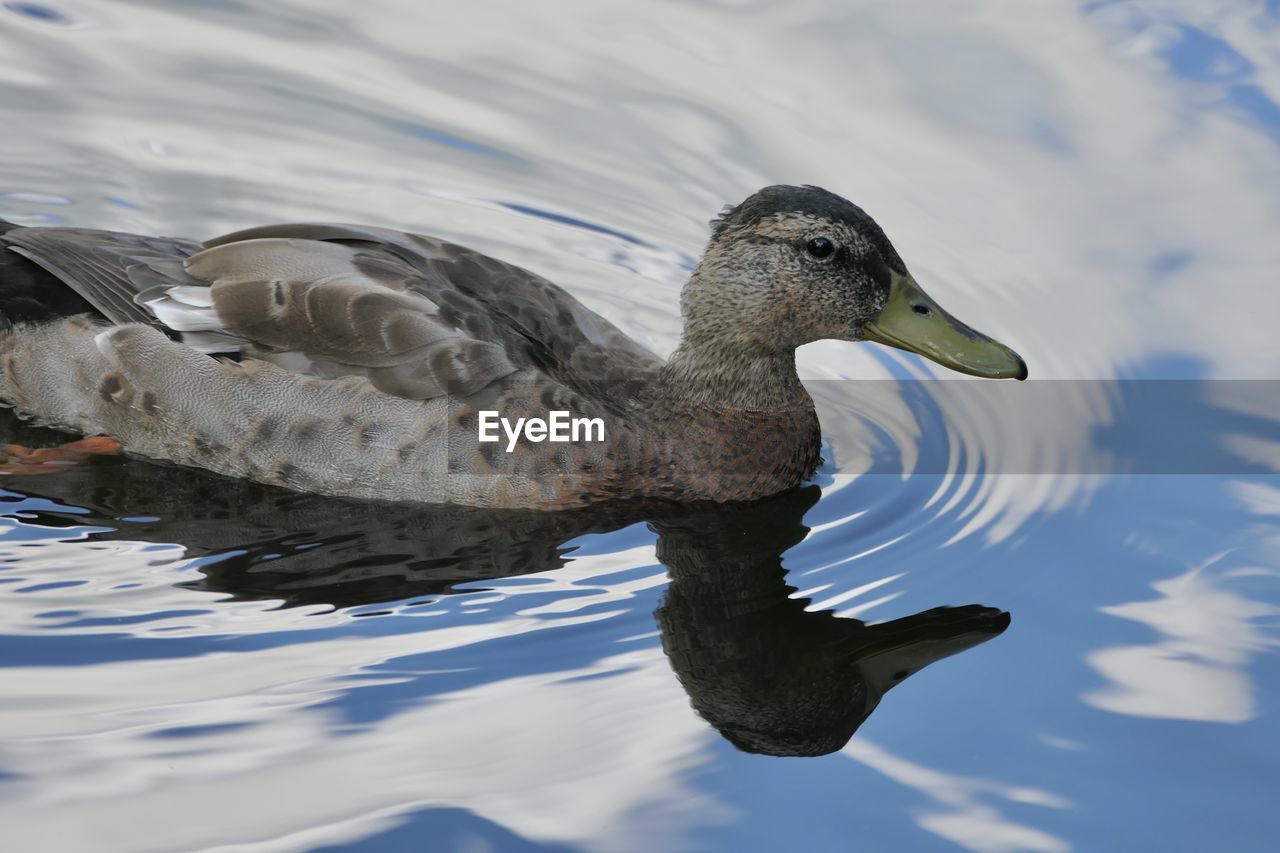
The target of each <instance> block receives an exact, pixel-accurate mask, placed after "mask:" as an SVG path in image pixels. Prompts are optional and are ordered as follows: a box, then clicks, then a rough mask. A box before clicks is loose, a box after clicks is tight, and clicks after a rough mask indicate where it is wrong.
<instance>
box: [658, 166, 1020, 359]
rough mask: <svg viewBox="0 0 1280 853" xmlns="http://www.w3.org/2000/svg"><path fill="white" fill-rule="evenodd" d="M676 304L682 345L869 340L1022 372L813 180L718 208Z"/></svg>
mask: <svg viewBox="0 0 1280 853" xmlns="http://www.w3.org/2000/svg"><path fill="white" fill-rule="evenodd" d="M681 307H682V311H683V313H684V317H685V339H686V341H690V340H691V339H692V340H694V341H697V340H702V341H709V340H713V339H714V340H717V341H719V343H720V344H721V345H725V344H728V345H729V346H732V347H738V348H742V349H747V350H752V349H759V350H769V349H777V350H794V349H795V348H796V347H798V346H801V345H803V344H807V343H810V342H812V341H817V340H823V339H834V340H848V341H860V340H869V341H875V342H877V343H882V344H888V345H889V346H893V347H898V348H900V349H905V350H910V351H911V352H916V353H919V354H920V355H923V356H925V357H926V358H929V359H932V360H933V361H936V362H938V363H939V364H942V365H944V366H946V367H950V368H952V369H953V370H958V371H961V372H962V373H969V374H972V375H974V376H985V377H990V378H996V379H1005V378H1015V379H1026V378H1027V365H1026V362H1024V361H1023V360H1022V358H1021V357H1020V356H1019V355H1018V354H1017V353H1016V352H1014V351H1013V350H1011V349H1009V348H1008V347H1007V346H1005V345H1004V344H1002V343H1000V342H999V341H996V340H993V339H992V338H989V337H987V336H986V335H984V334H981V333H980V332H977V331H975V330H973V329H971V328H969V327H968V326H966V325H965V324H964V323H961V322H960V321H959V320H957V319H956V318H955V317H952V316H951V315H950V314H948V313H947V312H946V311H944V310H943V309H942V308H941V307H940V306H939V305H938V303H936V302H934V301H933V299H932V298H931V297H930V296H929V295H928V294H927V293H925V292H924V290H923V289H922V288H921V287H920V285H918V284H917V283H916V281H915V279H914V278H912V277H911V274H910V273H909V272H907V267H906V265H905V264H904V263H903V262H902V258H901V257H899V255H898V253H897V252H896V251H895V250H894V248H893V244H891V243H890V242H889V238H888V237H886V236H885V234H884V231H882V230H881V229H880V226H879V225H877V224H876V223H875V220H873V219H872V218H871V217H870V216H868V215H867V214H866V213H865V212H864V211H863V210H862V209H861V208H860V207H858V206H857V205H855V204H853V203H852V202H849V201H847V200H845V199H843V198H841V197H840V196H838V195H835V194H834V193H830V192H827V191H826V190H824V189H820V188H818V187H810V186H805V187H791V186H772V187H765V188H764V189H762V190H760V191H759V192H757V193H755V194H754V195H752V196H751V197H750V198H748V199H747V200H746V201H744V202H742V203H741V204H739V205H738V206H737V207H733V208H729V209H726V210H725V212H724V213H723V214H722V215H721V216H720V218H718V219H717V220H715V221H714V222H713V223H712V235H711V242H710V244H709V245H708V246H707V250H706V252H705V254H704V255H703V257H702V261H701V262H700V263H699V265H698V269H697V270H696V271H695V273H694V275H693V277H692V278H691V279H690V281H689V284H688V286H686V288H685V292H684V295H683V297H682V300H681Z"/></svg>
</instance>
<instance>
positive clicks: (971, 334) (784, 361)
mask: <svg viewBox="0 0 1280 853" xmlns="http://www.w3.org/2000/svg"><path fill="white" fill-rule="evenodd" d="M0 222H3V221H0ZM680 312H681V318H682V323H683V331H682V336H681V339H680V342H679V345H678V347H677V348H676V350H675V351H674V353H672V355H671V356H670V357H669V358H667V359H663V358H660V357H659V356H658V355H656V354H655V353H653V352H651V351H650V350H649V349H648V348H646V347H644V346H642V345H641V344H640V343H638V342H636V341H635V340H633V339H631V338H630V337H628V336H627V335H626V334H624V333H623V332H622V331H621V330H620V329H618V328H617V327H616V326H615V325H613V324H612V323H610V322H609V321H608V320H606V319H605V318H604V317H602V316H600V315H599V314H597V313H595V312H594V311H592V310H590V309H588V308H587V307H586V306H585V305H583V304H582V303H581V302H580V301H578V300H577V299H575V298H574V297H573V296H572V295H570V294H569V292H568V291H566V290H565V289H563V288H561V287H559V286H558V285H556V284H554V283H552V282H551V281H548V280H547V279H545V278H543V277H542V276H539V275H537V274H535V273H533V272H530V271H528V270H525V269H522V268H520V267H517V266H514V265H512V264H509V263H506V262H504V261H502V260H499V259H497V258H493V257H490V256H487V255H485V254H482V253H480V252H478V251H475V250H473V249H469V248H466V247H464V246H461V245H457V244H454V243H451V242H448V241H445V240H441V239H437V238H435V237H430V236H425V235H420V234H413V233H408V232H402V231H396V230H392V229H387V228H382V227H374V226H359V225H343V224H326V223H304V224H282V225H266V226H261V227H256V228H249V229H247V230H242V231H237V232H234V233H231V234H226V235H223V236H220V237H215V238H213V239H210V240H205V241H203V242H201V241H195V240H189V239H181V238H166V237H150V236H143V235H137V234H129V233H121V232H115V231H103V230H93V229H84V228H73V227H54V226H34V227H23V226H19V225H16V224H14V223H9V222H3V224H0V401H2V402H3V403H4V404H6V405H8V406H11V407H13V408H15V409H16V410H17V411H18V412H20V413H21V414H22V415H23V416H24V417H26V418H30V419H32V420H33V421H34V422H35V423H37V424H41V425H48V426H54V427H58V428H61V429H64V430H68V431H71V432H74V433H78V434H80V435H83V436H91V437H92V436H102V437H105V439H106V440H109V441H110V442H111V443H112V444H113V446H115V447H118V448H119V449H121V450H123V451H124V452H126V453H129V454H132V455H137V456H141V457H146V458H149V459H153V460H162V461H166V462H169V463H176V464H178V465H184V466H195V467H198V468H203V469H205V470H208V471H212V472H214V473H217V474H221V475H225V476H228V477H235V478H243V479H248V480H253V481H256V482H259V483H266V484H270V485H275V486H280V487H284V488H288V489H293V490H296V491H302V492H309V493H316V494H322V495H330V496H341V497H350V498H358V499H372V500H386V501H398V502H404V501H408V502H416V503H428V504H451V505H463V506H476V507H491V508H511V509H534V510H549V511H554V510H565V509H572V508H579V507H584V506H589V505H596V504H601V503H607V502H610V501H626V500H633V499H637V500H659V501H664V502H675V503H680V504H687V503H699V502H704V501H709V502H713V503H725V502H736V501H752V500H757V499H759V498H762V497H766V496H769V495H774V494H778V493H780V492H783V491H785V490H788V489H790V488H792V487H795V486H796V485H798V484H801V483H804V482H805V481H807V480H808V479H809V478H810V477H812V476H813V474H814V473H815V471H816V470H817V468H818V466H819V464H820V462H821V459H820V455H819V454H820V449H821V428H820V425H819V422H818V418H817V414H816V411H815V408H814V404H813V401H812V399H811V397H810V396H809V394H808V393H807V392H806V390H805V388H804V385H803V384H802V383H801V381H800V379H799V376H798V374H797V372H796V361H795V352H796V349H797V348H798V347H800V346H803V345H804V344H807V343H810V342H813V341H817V340H824V339H835V340H843V341H871V342H875V343H879V344H882V345H887V346H890V347H896V348H900V349H904V350H908V351H911V352H914V353H918V354H920V355H922V356H924V357H925V358H928V359H931V360H932V361H934V362H937V363H939V364H941V365H944V366H946V367H948V368H951V369H954V370H957V371H960V372H963V373H967V374H971V375H975V376H980V377H987V378H993V379H1006V378H1013V379H1025V378H1026V377H1027V366H1026V362H1025V361H1024V360H1023V359H1022V358H1021V357H1020V356H1019V355H1018V354H1017V353H1016V352H1014V351H1013V350H1012V349H1010V348H1009V347H1007V346H1005V345H1004V344H1002V343H1000V342H998V341H996V340H994V339H993V338H991V337H988V336H987V335H984V334H982V333H979V332H977V331H975V330H973V329H972V328H970V327H969V326H967V325H965V324H964V323H961V322H960V321H959V320H957V319H955V318H954V317H953V316H951V315H950V314H949V313H947V312H946V311H944V310H943V309H942V307H941V306H939V305H938V304H937V303H936V302H935V301H934V300H933V299H932V298H931V297H930V296H929V295H928V294H927V293H926V292H925V291H924V290H923V288H922V287H921V286H920V285H919V284H917V282H916V281H915V279H914V278H913V277H912V276H911V274H910V273H909V272H908V271H907V267H906V265H905V264H904V263H903V261H902V258H901V257H900V256H899V254H898V252H897V251H896V250H895V249H894V247H893V245H892V244H891V243H890V241H889V239H888V237H887V236H886V235H885V233H884V231H883V230H882V229H881V228H880V226H879V225H877V224H876V222H875V221H874V220H873V219H872V218H871V216H870V215H868V214H867V213H866V212H864V211H863V210H862V208H860V207H858V206H857V205H855V204H853V203H852V202H850V201H848V200H847V199H845V198H843V197H841V196H839V195H836V194H835V193H832V192H829V191H827V190H825V189H822V188H819V187H816V186H808V185H806V186H791V185H776V186H769V187H765V188H763V189H761V190H759V191H757V192H755V193H753V194H752V195H751V196H749V197H748V198H746V199H745V200H744V201H742V202H741V203H739V204H737V205H733V206H729V207H726V208H725V209H724V210H723V211H722V212H721V214H720V215H719V216H718V217H717V218H716V219H714V220H713V221H712V223H711V234H710V238H709V240H708V243H707V245H706V248H705V250H704V252H703V254H702V256H701V258H700V260H699V261H698V263H697V264H696V266H695V268H694V269H693V271H692V274H691V275H690V277H689V279H688V281H687V283H686V284H685V285H684V287H683V289H682V292H681V297H680ZM557 413H559V414H557ZM561 416H563V417H564V418H567V419H568V421H571V422H572V424H573V425H574V428H573V429H572V430H569V429H567V428H566V429H562V430H559V434H557V429H556V424H557V421H556V418H557V417H561ZM568 421H565V420H561V421H559V424H560V425H561V426H565V424H566V423H567V422H568ZM499 423H500V424H502V425H503V429H505V430H506V431H507V434H508V435H509V436H510V440H504V439H505V438H506V437H507V436H504V435H502V434H501V433H500V431H499V430H498V429H497V425H498V424H499ZM511 424H516V425H517V427H518V428H517V430H515V431H512V430H511V428H510V425H511ZM549 424H550V425H549ZM578 424H582V425H584V429H582V430H581V431H579V430H578V429H577V428H576V427H577V425H578ZM521 425H523V431H520V429H519V427H520V426H521ZM495 433H496V437H495Z"/></svg>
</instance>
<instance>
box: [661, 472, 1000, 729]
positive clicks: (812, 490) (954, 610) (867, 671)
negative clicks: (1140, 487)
mask: <svg viewBox="0 0 1280 853" xmlns="http://www.w3.org/2000/svg"><path fill="white" fill-rule="evenodd" d="M818 496H819V489H818V488H817V487H813V486H810V487H807V488H802V489H798V490H795V491H792V492H789V493H787V494H783V495H779V496H777V497H775V498H771V499H768V500H765V501H761V502H758V503H753V504H750V505H747V506H738V507H727V506H711V507H706V508H699V509H698V510H697V511H695V512H691V513H689V514H687V515H684V516H680V517H678V518H671V519H667V520H663V521H660V522H657V523H655V524H654V526H655V527H656V528H657V529H658V531H659V534H660V536H659V538H658V559H659V560H660V561H661V562H662V563H663V565H665V566H666V567H667V570H668V572H669V573H670V575H671V585H670V587H669V588H668V589H667V594H666V597H665V598H664V600H663V602H662V605H661V606H660V607H659V608H658V614H657V616H658V623H659V625H660V626H661V629H662V647H663V650H664V651H666V653H667V657H668V658H669V659H670V661H671V666H672V668H673V669H674V670H675V673H676V677H677V678H678V679H679V680H680V683H681V684H682V685H683V686H684V689H685V692H687V693H688V694H689V699H690V700H691V702H692V703H693V707H694V709H695V710H697V712H698V713H699V714H700V715H701V716H702V718H703V719H705V720H706V721H707V722H709V723H711V725H713V726H715V728H716V729H717V730H719V732H720V733H721V734H722V735H724V737H725V738H726V739H727V740H729V741H730V742H731V743H732V744H733V745H734V746H736V747H738V748H739V749H742V750H745V751H747V752H756V753H763V754H766V755H825V754H827V753H829V752H834V751H836V750H838V749H840V748H841V747H843V746H844V745H845V744H846V743H848V741H849V738H851V737H852V736H853V733H854V732H855V731H857V730H858V727H859V726H860V725H862V722H863V720H865V719H866V718H867V717H868V716H869V715H870V714H871V712H872V711H874V710H875V709H876V706H877V705H879V704H880V699H881V698H882V697H883V696H884V694H885V693H886V692H887V691H889V690H890V689H891V688H893V687H894V686H896V685H898V684H901V683H902V681H903V680H904V679H906V678H907V677H908V676H910V675H913V674H914V673H916V672H919V671H920V670H921V669H923V668H924V667H926V666H928V665H929V664H931V663H933V662H934V661H937V660H941V659H942V658H945V657H948V656H950V655H953V654H956V653H957V652H962V651H964V650H965V649H969V648H972V647H973V646H976V645H978V644H980V643H983V642H986V641H987V640H989V639H991V638H992V637H995V636H996V635H998V634H1000V633H1001V632H1002V631H1004V629H1005V628H1007V627H1008V626H1009V614H1008V613H1005V612H1004V611H1001V610H997V609H994V608H991V607H981V606H978V605H969V606H966V607H938V608H934V609H932V610H926V611H924V612H923V613H917V614H915V615H914V616H907V617H905V618H902V619H895V620H893V621H892V622H883V623H880V624H876V625H868V624H866V623H865V622H860V621H859V620H857V619H844V618H839V617H837V616H836V615H835V614H833V613H830V612H827V611H819V612H810V611H808V610H806V609H805V608H806V607H807V606H808V604H809V600H808V599H804V598H794V597H792V596H793V594H794V593H795V592H796V588H795V587H793V586H789V585H788V584H787V582H786V571H785V569H783V567H782V554H783V552H784V551H786V550H787V549H788V548H790V547H791V546H792V545H795V544H796V543H798V542H800V541H801V540H802V539H804V537H805V535H806V534H807V533H808V528H807V527H805V526H804V524H803V523H802V519H803V517H804V513H805V511H806V510H808V509H809V508H810V507H811V506H813V504H814V503H816V502H817V500H818Z"/></svg>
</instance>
